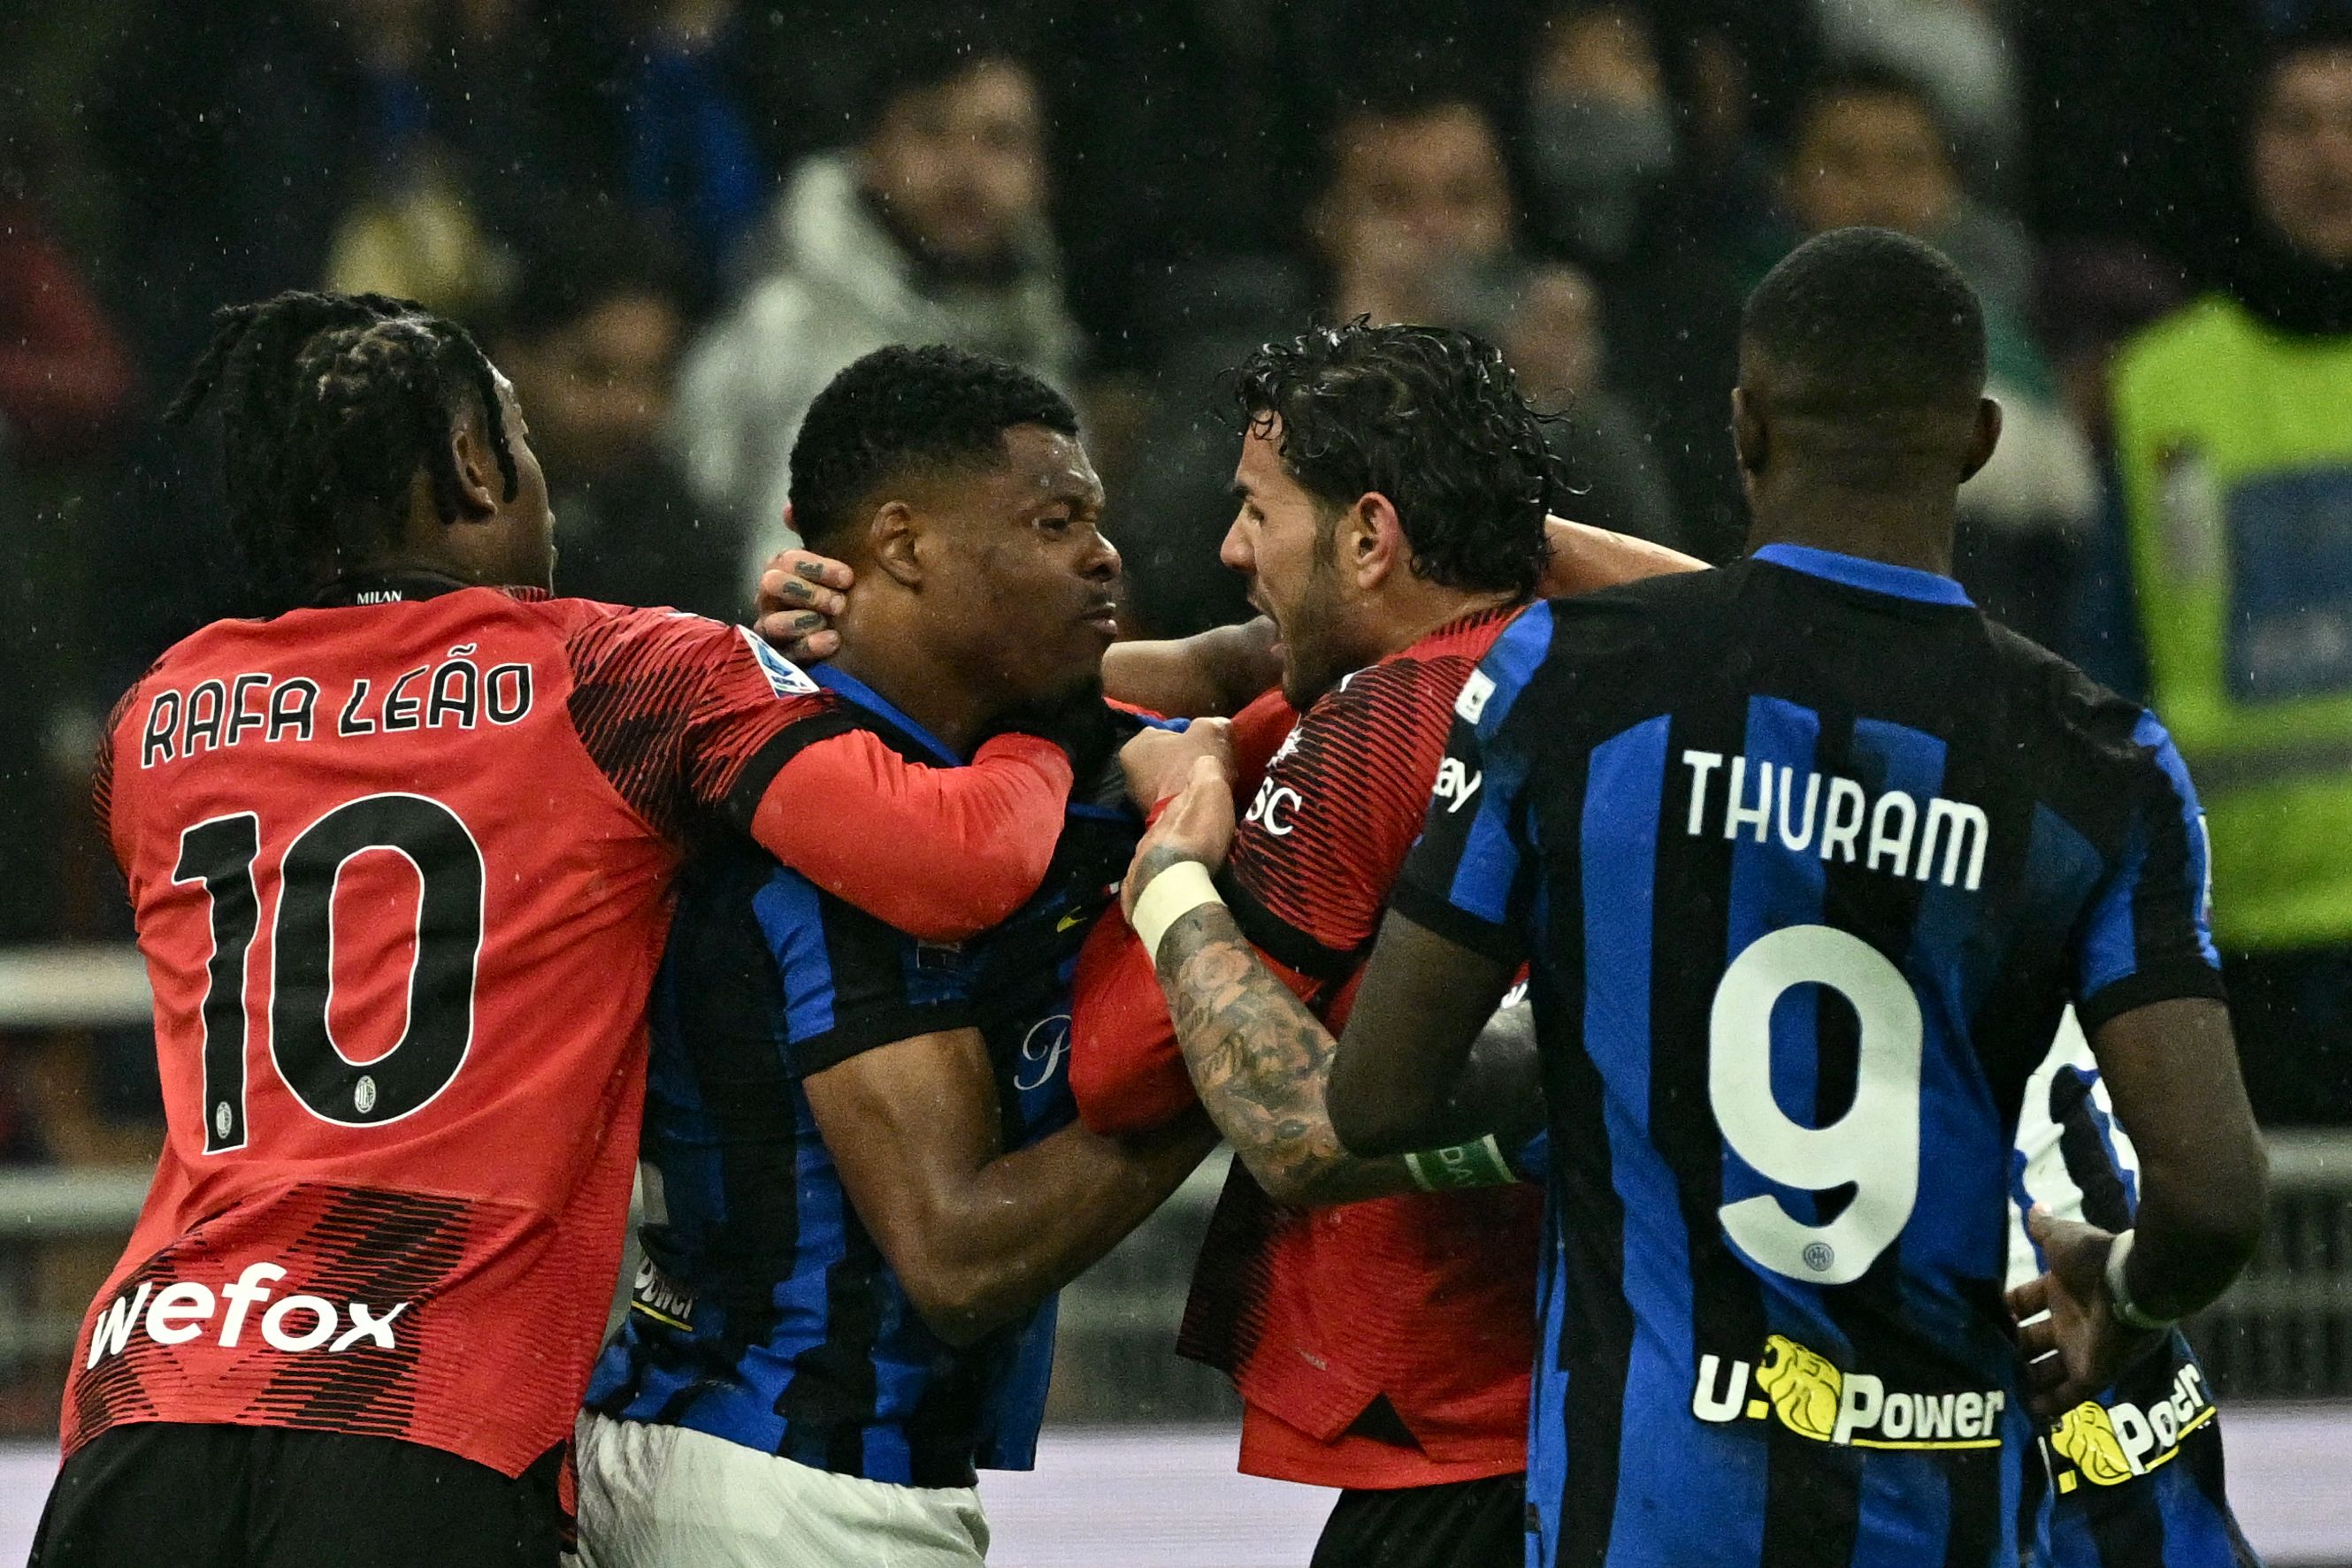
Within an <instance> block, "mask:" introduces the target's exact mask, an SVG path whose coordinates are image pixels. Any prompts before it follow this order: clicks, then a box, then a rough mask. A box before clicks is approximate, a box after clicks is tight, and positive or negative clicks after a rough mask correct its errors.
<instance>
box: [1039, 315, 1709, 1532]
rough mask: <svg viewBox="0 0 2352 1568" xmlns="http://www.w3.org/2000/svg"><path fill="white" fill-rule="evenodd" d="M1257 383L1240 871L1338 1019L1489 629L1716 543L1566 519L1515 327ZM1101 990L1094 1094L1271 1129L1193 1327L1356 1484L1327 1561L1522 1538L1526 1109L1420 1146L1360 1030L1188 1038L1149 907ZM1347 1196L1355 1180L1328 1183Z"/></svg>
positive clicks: (1082, 1009) (1505, 1062)
mask: <svg viewBox="0 0 2352 1568" xmlns="http://www.w3.org/2000/svg"><path fill="white" fill-rule="evenodd" d="M1239 384H1240V392H1241V402H1242V411H1243V413H1244V421H1245V429H1244V438H1243V442H1242V454H1241V458H1240V462H1239V465H1238V467H1237V469H1236V472H1235V485H1234V488H1235V492H1236V495H1237V497H1238V498H1239V500H1240V512H1239V516H1238V517H1236V519H1235V521H1234V526H1233V528H1232V531H1231V532H1230V533H1229V534H1228V535H1227V536H1226V540H1225V545H1224V559H1225V561H1226V564H1228V565H1229V566H1231V567H1233V568H1234V569H1235V570H1239V571H1242V572H1244V573H1246V574H1247V575H1248V576H1249V577H1250V579H1251V582H1252V589H1251V595H1252V598H1253V600H1254V601H1255V602H1256V603H1257V604H1258V606H1259V607H1260V608H1261V609H1263V610H1265V611H1266V612H1268V613H1269V614H1270V615H1271V616H1272V618H1273V620H1274V622H1275V624H1276V628H1277V630H1278V633H1279V635H1280V638H1281V651H1282V666H1283V676H1282V687H1281V689H1280V690H1279V691H1277V692H1270V693H1268V694H1266V695H1265V697H1263V698H1261V699H1260V700H1259V701H1258V702H1256V703H1255V704H1253V705H1252V706H1250V707H1248V708H1247V709H1245V710H1244V712H1243V713H1242V715H1241V716H1239V717H1238V718H1237V719H1236V720H1235V722H1234V749H1235V752H1236V754H1237V756H1238V757H1240V758H1243V759H1244V761H1245V762H1246V761H1247V760H1248V759H1250V758H1268V760H1266V761H1265V768H1264V774H1263V777H1262V779H1259V781H1258V782H1257V784H1256V787H1255V790H1254V791H1245V793H1244V797H1243V798H1244V800H1246V801H1247V815H1246V820H1245V821H1244V824H1243V826H1242V828H1241V831H1240V836H1239V839H1238V841H1236V843H1235V846H1234V852H1233V854H1232V857H1231V859H1230V860H1229V861H1228V862H1227V863H1226V866H1225V869H1224V871H1223V873H1222V874H1221V876H1220V879H1219V886H1220V889H1221V891H1222V892H1223V895H1224V897H1225V899H1226V901H1227V902H1228V903H1229V904H1231V905H1232V906H1233V908H1234V915H1235V917H1236V919H1237V920H1238V921H1239V922H1240V923H1241V926H1242V929H1243V932H1244V934H1245V935H1246V936H1248V937H1249V938H1250V940H1251V941H1252V943H1253V944H1254V945H1255V946H1256V948H1257V949H1258V951H1259V952H1260V953H1261V954H1262V955H1264V956H1265V957H1266V959H1267V960H1268V962H1269V963H1270V964H1271V965H1272V966H1274V967H1276V972H1277V973H1279V974H1280V975H1281V976H1282V977H1284V979H1285V981H1286V983H1287V984H1288V985H1289V986H1290V987H1291V988H1293V989H1294V990H1295V991H1297V993H1298V994H1299V995H1300V996H1301V997H1302V998H1305V999H1306V1000H1307V1002H1308V1004H1309V1005H1310V1006H1311V1007H1312V1008H1313V1009H1315V1010H1316V1012H1317V1013H1318V1015H1319V1016H1321V1017H1323V1018H1325V1019H1330V1020H1334V1021H1338V1020H1342V1019H1345V1017H1346V1016H1347V1012H1348V1009H1349V1005H1350V1004H1351V1002H1352V1000H1353V998H1354V992H1355V986H1356V981H1357V978H1358V976H1359V973H1360V966H1361V964H1362V961H1363V957H1364V955H1365V954H1366V953H1367V952H1368V951H1369V949H1370V943H1371V939H1372V937H1373V936H1374V935H1375V933H1376V931H1377V930H1378V927H1379V924H1380V919H1381V912H1382V909H1383V908H1384V906H1385V905H1386V904H1387V901H1388V896H1389V891H1390V888H1391V884H1392V883H1393V882H1394V880H1395V877H1396V874H1397V872H1398V869H1399V867H1400V866H1401V865H1402V862H1403V860H1404V856H1405V853H1406V852H1407V851H1408V850H1409V849H1410V848H1411V847H1412V842H1413V841H1414V839H1415V838H1416V837H1417V836H1418V834H1419V832H1420V828H1421V821H1422V816H1423V811H1424V810H1425V809H1426V807H1427V804H1428V801H1429V800H1430V797H1431V793H1432V788H1433V784H1434V786H1435V788H1436V790H1437V792H1438V793H1439V794H1440V795H1443V794H1444V790H1445V788H1446V783H1445V781H1444V779H1442V778H1440V776H1439V762H1440V759H1441V758H1442V756H1443V753H1444V747H1445V740H1446V735H1447V732H1448V728H1449V727H1450V724H1451V721H1452V716H1453V710H1454V702H1455V699H1456V697H1457V695H1459V694H1460V692H1461V691H1462V689H1463V684H1464V681H1465V678H1466V677H1467V676H1468V674H1470V672H1471V670H1472V669H1473V668H1474V667H1475V664H1477V661H1478V659H1479V658H1480V656H1481V655H1482V654H1484V653H1485V652H1486V648H1487V647H1488V645H1489V644H1490V643H1492V642H1493V641H1494V639H1495V638H1496V636H1497V635H1499V634H1500V632H1502V630H1503V628H1504V627H1505V626H1507V625H1508V624H1509V622H1510V621H1511V620H1512V618H1513V617H1514V616H1515V615H1516V614H1517V611H1518V609H1519V607H1520V606H1522V605H1523V604H1525V603H1526V602H1527V601H1528V600H1529V599H1530V598H1532V597H1533V596H1534V595H1535V594H1536V593H1537V592H1538V591H1569V590H1573V589H1580V588H1587V587H1593V586H1598V585H1600V584H1601V582H1606V581H1616V580H1625V579H1627V578H1631V577H1637V576H1644V575H1649V574H1650V573H1651V572H1653V571H1656V570H1681V569H1685V568H1687V567H1691V566H1696V565H1697V564H1698V563H1696V562H1694V561H1690V560H1688V559H1687V558H1684V557H1680V556H1678V555H1675V553H1674V552H1672V551H1665V550H1659V549H1655V548H1654V547H1643V546H1641V545H1639V544H1638V543H1637V542H1635V541H1625V540H1620V539H1618V538H1616V537H1615V536H1611V535H1603V534H1598V533H1596V532H1595V531H1594V530H1590V529H1574V528H1569V527H1567V526H1565V525H1559V524H1556V523H1555V524H1554V525H1553V526H1552V528H1551V529H1550V530H1549V536H1548V532H1547V511H1548V507H1550V506H1551V505H1554V504H1556V503H1558V502H1559V501H1562V500H1564V499H1565V497H1566V493H1567V486H1566V484H1565V482H1564V479H1563V476H1561V474H1560V472H1559V469H1558V467H1557V465H1556V464H1555V463H1554V460H1553V459H1552V458H1551V456H1550V455H1549V452H1548V450H1547V449H1546V447H1545V445H1544V443H1543V438H1542V437H1543V433H1542V429H1541V425H1540V423H1539V420H1538V416H1537V415H1536V414H1535V413H1534V411H1533V410H1532V409H1530V408H1529V406H1528V403H1527V402H1526V400H1525V399H1524V398H1523V397H1522V396H1521V395H1520V394H1519V392H1518V391H1517V388H1516V386H1515V384H1514V383H1513V381H1512V377H1511V374H1510V371H1508V369H1507V367H1506V366H1505V365H1504V364H1503V362H1502V360H1501V357H1500V356H1499V355H1498V354H1497V353H1496V351H1495V350H1493V349H1492V348H1490V347H1488V346H1487V345H1486V344H1484V343H1481V342H1479V341H1478V340H1475V339H1474V338H1471V337H1469V336H1467V335H1465V334H1462V333H1457V332H1450V331H1443V330H1438V329H1430V328H1423V327H1401V326H1399V327H1373V326H1370V325H1367V324H1364V323H1357V324H1355V325H1352V326H1346V327H1337V328H1318V329H1316V330H1314V331H1311V332H1308V333H1307V334H1306V335H1305V336H1303V337H1301V338H1299V339H1298V340H1297V341H1296V342H1294V343H1290V344H1283V345H1268V346H1267V347H1266V348H1265V349H1264V350H1261V351H1260V352H1259V353H1258V354H1257V355H1255V356H1254V357H1253V358H1252V359H1251V361H1249V362H1248V363H1247V364H1245V365H1244V367H1243V369H1242V371H1241V375H1240V383H1239ZM1554 540H1556V541H1557V542H1558V544H1559V546H1560V547H1561V548H1560V550H1559V556H1560V559H1558V560H1557V561H1555V560H1553V559H1551V556H1552V550H1551V549H1550V542H1551V541H1554ZM1158 749H1161V745H1160V742H1158V741H1156V740H1155V739H1154V738H1153V737H1148V736H1147V737H1142V738H1141V739H1139V741H1138V742H1136V743H1134V745H1133V746H1132V747H1131V748H1130V761H1131V763H1132V764H1133V766H1132V767H1131V769H1130V773H1131V777H1134V778H1135V779H1137V782H1138V789H1139V796H1142V797H1164V796H1165V795H1166V794H1168V793H1171V792H1172V791H1173V790H1174V789H1176V788H1177V787H1179V786H1180V785H1181V783H1182V782H1183V779H1181V777H1178V776H1176V773H1175V771H1174V770H1171V769H1162V770H1161V771H1162V772H1163V773H1164V774H1165V776H1164V777H1161V778H1160V779H1159V780H1158V782H1157V783H1156V784H1155V783H1154V782H1153V781H1152V778H1153V770H1154V768H1157V767H1158V766H1159V765H1158V764H1157V762H1156V761H1155V760H1153V759H1152V758H1150V756H1149V754H1150V752H1152V751H1154V750H1158ZM1269 754H1270V758H1269ZM1179 761H1180V764H1181V759H1179ZM1459 787H1460V788H1461V789H1465V790H1466V789H1470V788H1473V787H1474V786H1473V785H1472V784H1471V783H1470V781H1468V780H1464V781H1462V782H1461V784H1460V786H1459ZM1144 924H1147V925H1148V924H1149V922H1148V920H1147V921H1145V922H1144ZM1076 1000H1077V1006H1076V1036H1075V1042H1074V1050H1073V1057H1072V1082H1073V1086H1074V1087H1075V1088H1076V1091H1077V1092H1078V1096H1079V1104H1080V1109H1081V1111H1082V1113H1084V1114H1085V1116H1086V1117H1087V1121H1088V1123H1089V1124H1092V1125H1094V1126H1096V1127H1097V1129H1098V1130H1103V1131H1115V1130H1131V1129H1133V1128H1135V1127H1137V1126H1141V1125H1149V1124H1153V1123H1155V1122H1156V1121H1158V1120H1159V1119H1160V1118H1162V1117H1164V1116H1167V1115H1170V1114H1172V1113H1175V1112H1176V1111H1177V1110H1180V1109H1181V1108H1182V1107H1184V1106H1187V1105H1189V1104H1191V1103H1192V1100H1193V1097H1194V1093H1195V1085H1196V1084H1197V1086H1198V1093H1199V1097H1200V1099H1201V1100H1202V1103H1205V1104H1206V1105H1207V1107H1208V1109H1209V1111H1210V1113H1211V1115H1212V1116H1213V1118H1214V1120H1215V1121H1216V1122H1217V1124H1218V1125H1219V1127H1220V1129H1221V1130H1223V1132H1224V1134H1226V1136H1227V1137H1228V1139H1230V1140H1231V1141H1232V1142H1233V1144H1234V1148H1235V1150H1236V1153H1237V1155H1239V1160H1238V1163H1237V1166H1236V1169H1235V1170H1234V1175H1233V1176H1232V1177H1231V1179H1230V1181H1229V1184H1228V1186H1227V1188H1226V1191H1225V1196H1224V1198H1223V1201H1222V1202H1221V1204H1220V1206H1219V1208H1218V1213H1217V1216H1216V1218H1215V1220H1214V1221H1213V1224H1212V1228H1211V1230H1210V1235H1209V1239H1208V1241H1207V1243H1206V1245H1205V1246H1204V1248H1203V1250H1202V1260H1201V1265H1200V1268H1199V1270H1197V1272H1196V1274H1195V1279H1194V1285H1193V1296H1192V1302H1191V1305H1190V1307H1189V1308H1188V1311H1187V1313H1186V1319H1185V1325H1184V1332H1183V1335H1182V1339H1181V1348H1182V1349H1183V1350H1184V1352H1185V1354H1190V1355H1192V1356H1193V1357H1195V1358H1197V1359H1201V1360H1204V1361H1208V1362H1210V1363H1211V1364H1215V1365H1218V1366H1221V1367H1223V1368H1224V1369H1225V1370H1226V1371H1228V1372H1229V1373H1231V1374H1232V1375H1233V1376H1234V1382H1235V1384H1236V1385H1237V1387H1238V1388H1239V1389H1240V1391H1241V1394H1242V1397H1243V1401H1244V1427H1243V1437H1242V1468H1243V1469H1244V1470H1247V1471H1251V1472H1253V1473H1256V1474H1261V1475H1270V1476H1275V1477H1278V1478H1280V1479H1289V1480H1297V1481H1304V1482H1308V1483H1311V1484H1316V1485H1322V1486H1332V1487H1339V1488H1341V1489H1344V1490H1343V1496H1342V1498H1341V1500H1340V1501H1339V1505H1338V1507H1337V1508H1336V1509H1335V1510H1334V1511H1333V1514H1332V1517H1331V1521H1330V1523H1329V1524H1328V1527H1327V1528H1326V1530H1325V1532H1324V1536H1323V1540H1322V1542H1321V1543H1320V1545H1319V1547H1318V1552H1317V1555H1316V1559H1315V1561H1316V1563H1318V1565H1320V1564H1328V1565H1332V1568H1337V1565H1339V1564H1348V1565H1350V1568H1354V1565H1360V1564H1388V1565H1393V1568H1422V1565H1424V1564H1426V1565H1438V1564H1448V1565H1451V1564H1488V1563H1495V1564H1501V1563H1514V1564H1516V1563H1517V1562H1518V1561H1519V1560H1520V1557H1521V1555H1522V1552H1523V1549H1524V1541H1523V1534H1522V1531H1523V1523H1524V1487H1523V1478H1522V1472H1523V1471H1524V1469H1525V1467H1526V1436H1527V1433H1526V1423H1527V1402H1528V1365H1529V1364H1530V1361H1531V1359H1532V1347H1533V1344H1534V1339H1535V1322H1534V1316H1533V1309H1534V1301H1535V1268H1536V1261H1537V1251H1538V1220H1539V1209H1540V1199H1539V1197H1538V1194H1537V1192H1536V1191H1535V1190H1534V1189H1533V1188H1532V1187H1529V1186H1515V1185H1511V1184H1512V1181H1513V1172H1512V1169H1511V1166H1510V1162H1509V1159H1508V1157H1507V1156H1509V1155H1512V1154H1515V1153H1516V1152H1517V1149H1516V1148H1515V1147H1513V1146H1510V1145H1512V1144H1513V1143H1514V1140H1513V1139H1512V1137H1511V1135H1510V1134H1509V1133H1505V1135H1504V1139H1503V1141H1502V1142H1500V1143H1498V1142H1497V1141H1496V1138H1495V1137H1493V1136H1490V1135H1489V1134H1492V1133H1495V1132H1496V1131H1498V1130H1497V1129H1494V1128H1492V1127H1489V1126H1486V1125H1467V1126H1465V1128H1464V1129H1463V1131H1464V1133H1465V1144H1464V1145H1463V1146H1462V1147H1459V1148H1455V1149H1448V1150H1441V1151H1432V1152H1431V1154H1429V1155H1415V1156H1412V1160H1411V1161H1407V1160H1404V1159H1390V1160H1376V1161H1368V1160H1360V1159H1355V1158H1352V1157H1350V1156H1349V1155H1346V1154H1345V1153H1343V1152H1342V1151H1341V1150H1340V1148H1339V1144H1338V1141H1337V1139H1336V1138H1335V1137H1333V1136H1332V1134H1331V1131H1330V1125H1329V1123H1328V1119H1327V1118H1326V1117H1325V1115H1324V1113H1323V1111H1322V1103H1321V1102H1322V1095H1321V1082H1322V1078H1323V1075H1324V1074H1325V1073H1326V1072H1327V1071H1328V1045H1327V1044H1324V1043H1322V1042H1320V1041H1308V1040H1297V1039H1283V1038H1275V1037H1273V1036H1270V1035H1269V1036H1266V1037H1250V1038H1245V1039H1244V1038H1238V1037H1236V1038H1227V1039H1223V1040H1218V1041H1214V1042H1211V1041H1207V1040H1202V1039H1195V1040H1187V1041H1186V1042H1185V1051H1189V1052H1190V1053H1191V1058H1192V1059H1191V1061H1189V1063H1188V1062H1187V1061H1186V1057H1185V1054H1183V1053H1182V1052H1180V1050H1179V1045H1178V1040H1177V1037H1176V1031H1175V1030H1174V1027H1173V1025H1172V1024H1171V1021H1170V1019H1169V1015H1168V1011H1167V1008H1166V1004H1165V1002H1164V999H1163V998H1162V996H1161V993H1160V985H1159V982H1158V980H1157V978H1156V977H1155V976H1154V975H1153V972H1152V967H1151V961H1150V955H1149V952H1148V951H1147V948H1146V946H1145V944H1144V943H1143V942H1141V941H1139V940H1138V938H1137V936H1136V935H1135V933H1134V932H1133V931H1132V930H1130V929H1129V926H1128V925H1127V924H1126V923H1125V922H1124V921H1123V920H1121V919H1120V918H1118V916H1116V915H1107V916H1106V917H1105V918H1104V920H1103V921H1102V923H1101V924H1100V925H1098V926H1097V929H1096V932H1095V934H1094V936H1093V939H1092V941H1091V942H1090V943H1089V945H1088V948H1087V955H1086V959H1085V962H1084V963H1083V965H1082V967H1081V971H1080V975H1079V980H1078V992H1077V998H1076ZM1509 1032H1510V1029H1509V1023H1508V1021H1507V1020H1506V1023H1505V1027H1504V1029H1503V1030H1500V1031H1498V1034H1500V1035H1501V1036H1502V1038H1501V1039H1498V1041H1497V1043H1499V1044H1506V1045H1507V1040H1508V1034H1509ZM1522 1044H1524V1041H1522ZM1495 1065H1496V1071H1499V1072H1504V1073H1508V1072H1510V1071H1513V1070H1514V1069H1515V1068H1516V1069H1517V1071H1520V1072H1521V1073H1522V1074H1523V1076H1524V1086H1523V1088H1522V1089H1521V1090H1520V1092H1519V1094H1518V1096H1517V1097H1518V1098H1519V1099H1520V1100H1521V1101H1522V1102H1523V1103H1525V1104H1526V1105H1527V1107H1528V1117H1527V1119H1526V1124H1525V1125H1524V1126H1523V1127H1521V1128H1519V1129H1517V1133H1518V1134H1519V1135H1518V1137H1517V1140H1516V1142H1517V1143H1524V1142H1525V1139H1526V1136H1527V1134H1531V1133H1532V1132H1533V1131H1534V1130H1535V1128H1536V1126H1537V1125H1538V1123H1539V1119H1540V1108H1539V1105H1538V1101H1537V1094H1536V1090H1535V1085H1534V1079H1533V1073H1532V1059H1531V1057H1530V1056H1529V1055H1528V1054H1527V1053H1526V1051H1524V1050H1521V1051H1517V1052H1516V1053H1514V1052H1512V1051H1508V1050H1505V1051H1498V1052H1496V1057H1495ZM1188 1066H1189V1072H1188V1071H1187V1069H1188ZM1464 1098H1465V1103H1489V1102H1488V1100H1487V1098H1486V1093H1485V1092H1483V1091H1482V1092H1477V1094H1476V1095H1475V1098H1474V1097H1473V1096H1472V1095H1468V1094H1465V1097H1464ZM1482 1183H1483V1184H1485V1190H1455V1189H1457V1188H1465V1187H1475V1186H1479V1185H1480V1184H1482ZM1359 1200H1371V1201H1359ZM1337 1204H1349V1205H1350V1207H1346V1208H1340V1209H1334V1208H1327V1207H1323V1206H1329V1205H1337ZM1317 1209H1320V1210H1321V1211H1320V1212H1311V1211H1310V1210H1317Z"/></svg>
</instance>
